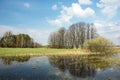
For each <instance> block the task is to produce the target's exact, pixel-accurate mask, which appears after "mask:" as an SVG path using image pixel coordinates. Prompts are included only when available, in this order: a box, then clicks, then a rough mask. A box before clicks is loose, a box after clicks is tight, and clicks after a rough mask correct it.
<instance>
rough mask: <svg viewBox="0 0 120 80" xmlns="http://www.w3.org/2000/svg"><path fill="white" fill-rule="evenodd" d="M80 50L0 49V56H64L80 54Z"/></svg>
mask: <svg viewBox="0 0 120 80" xmlns="http://www.w3.org/2000/svg"><path fill="white" fill-rule="evenodd" d="M82 52H83V50H81V49H77V50H76V49H51V48H0V56H22V55H23V56H24V55H64V54H73V53H82Z"/></svg>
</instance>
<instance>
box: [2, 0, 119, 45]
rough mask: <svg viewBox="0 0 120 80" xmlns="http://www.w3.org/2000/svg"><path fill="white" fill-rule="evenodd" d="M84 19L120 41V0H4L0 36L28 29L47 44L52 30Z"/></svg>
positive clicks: (35, 37) (32, 35)
mask: <svg viewBox="0 0 120 80" xmlns="http://www.w3.org/2000/svg"><path fill="white" fill-rule="evenodd" d="M81 21H82V22H83V21H84V22H87V23H94V24H95V26H96V28H97V31H98V33H99V34H100V35H101V36H105V37H107V38H108V39H110V40H111V41H114V42H115V44H120V40H119V39H118V37H119V36H120V0H0V36H2V35H3V34H4V32H6V31H12V32H13V33H14V34H18V33H27V34H29V35H30V36H31V37H32V38H33V39H34V40H35V41H37V42H38V43H41V44H47V40H48V36H49V34H50V33H51V32H53V31H55V30H57V29H59V28H60V27H65V28H68V27H69V26H70V25H71V24H72V23H76V22H81Z"/></svg>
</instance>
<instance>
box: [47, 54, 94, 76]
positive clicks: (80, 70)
mask: <svg viewBox="0 0 120 80" xmlns="http://www.w3.org/2000/svg"><path fill="white" fill-rule="evenodd" d="M49 61H50V63H51V64H52V65H54V66H55V67H58V68H59V69H60V70H62V71H65V70H68V71H69V72H70V73H71V74H72V75H74V76H77V77H82V78H84V77H88V76H89V77H94V75H95V74H96V71H95V68H94V67H93V66H90V65H89V64H87V63H85V62H84V61H82V60H78V59H77V58H71V57H61V56H51V57H49Z"/></svg>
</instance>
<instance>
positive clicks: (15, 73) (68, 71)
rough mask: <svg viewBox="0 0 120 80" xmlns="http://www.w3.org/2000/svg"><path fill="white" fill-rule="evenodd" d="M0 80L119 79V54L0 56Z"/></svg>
mask: <svg viewBox="0 0 120 80" xmlns="http://www.w3.org/2000/svg"><path fill="white" fill-rule="evenodd" d="M0 80H120V54H115V55H109V56H108V55H87V56H84V55H79V56H78V55H75V56H73V55H72V56H37V57H36V56H33V57H30V56H22V57H0Z"/></svg>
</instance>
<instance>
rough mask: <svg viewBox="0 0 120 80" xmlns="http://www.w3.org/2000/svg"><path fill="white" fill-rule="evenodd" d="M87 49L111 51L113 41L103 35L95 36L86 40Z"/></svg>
mask: <svg viewBox="0 0 120 80" xmlns="http://www.w3.org/2000/svg"><path fill="white" fill-rule="evenodd" d="M86 45H87V49H88V50H90V51H92V52H104V53H107V52H112V51H113V50H112V47H113V43H112V42H111V41H110V40H108V39H106V38H104V37H97V38H94V39H92V40H89V41H87V42H86Z"/></svg>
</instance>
